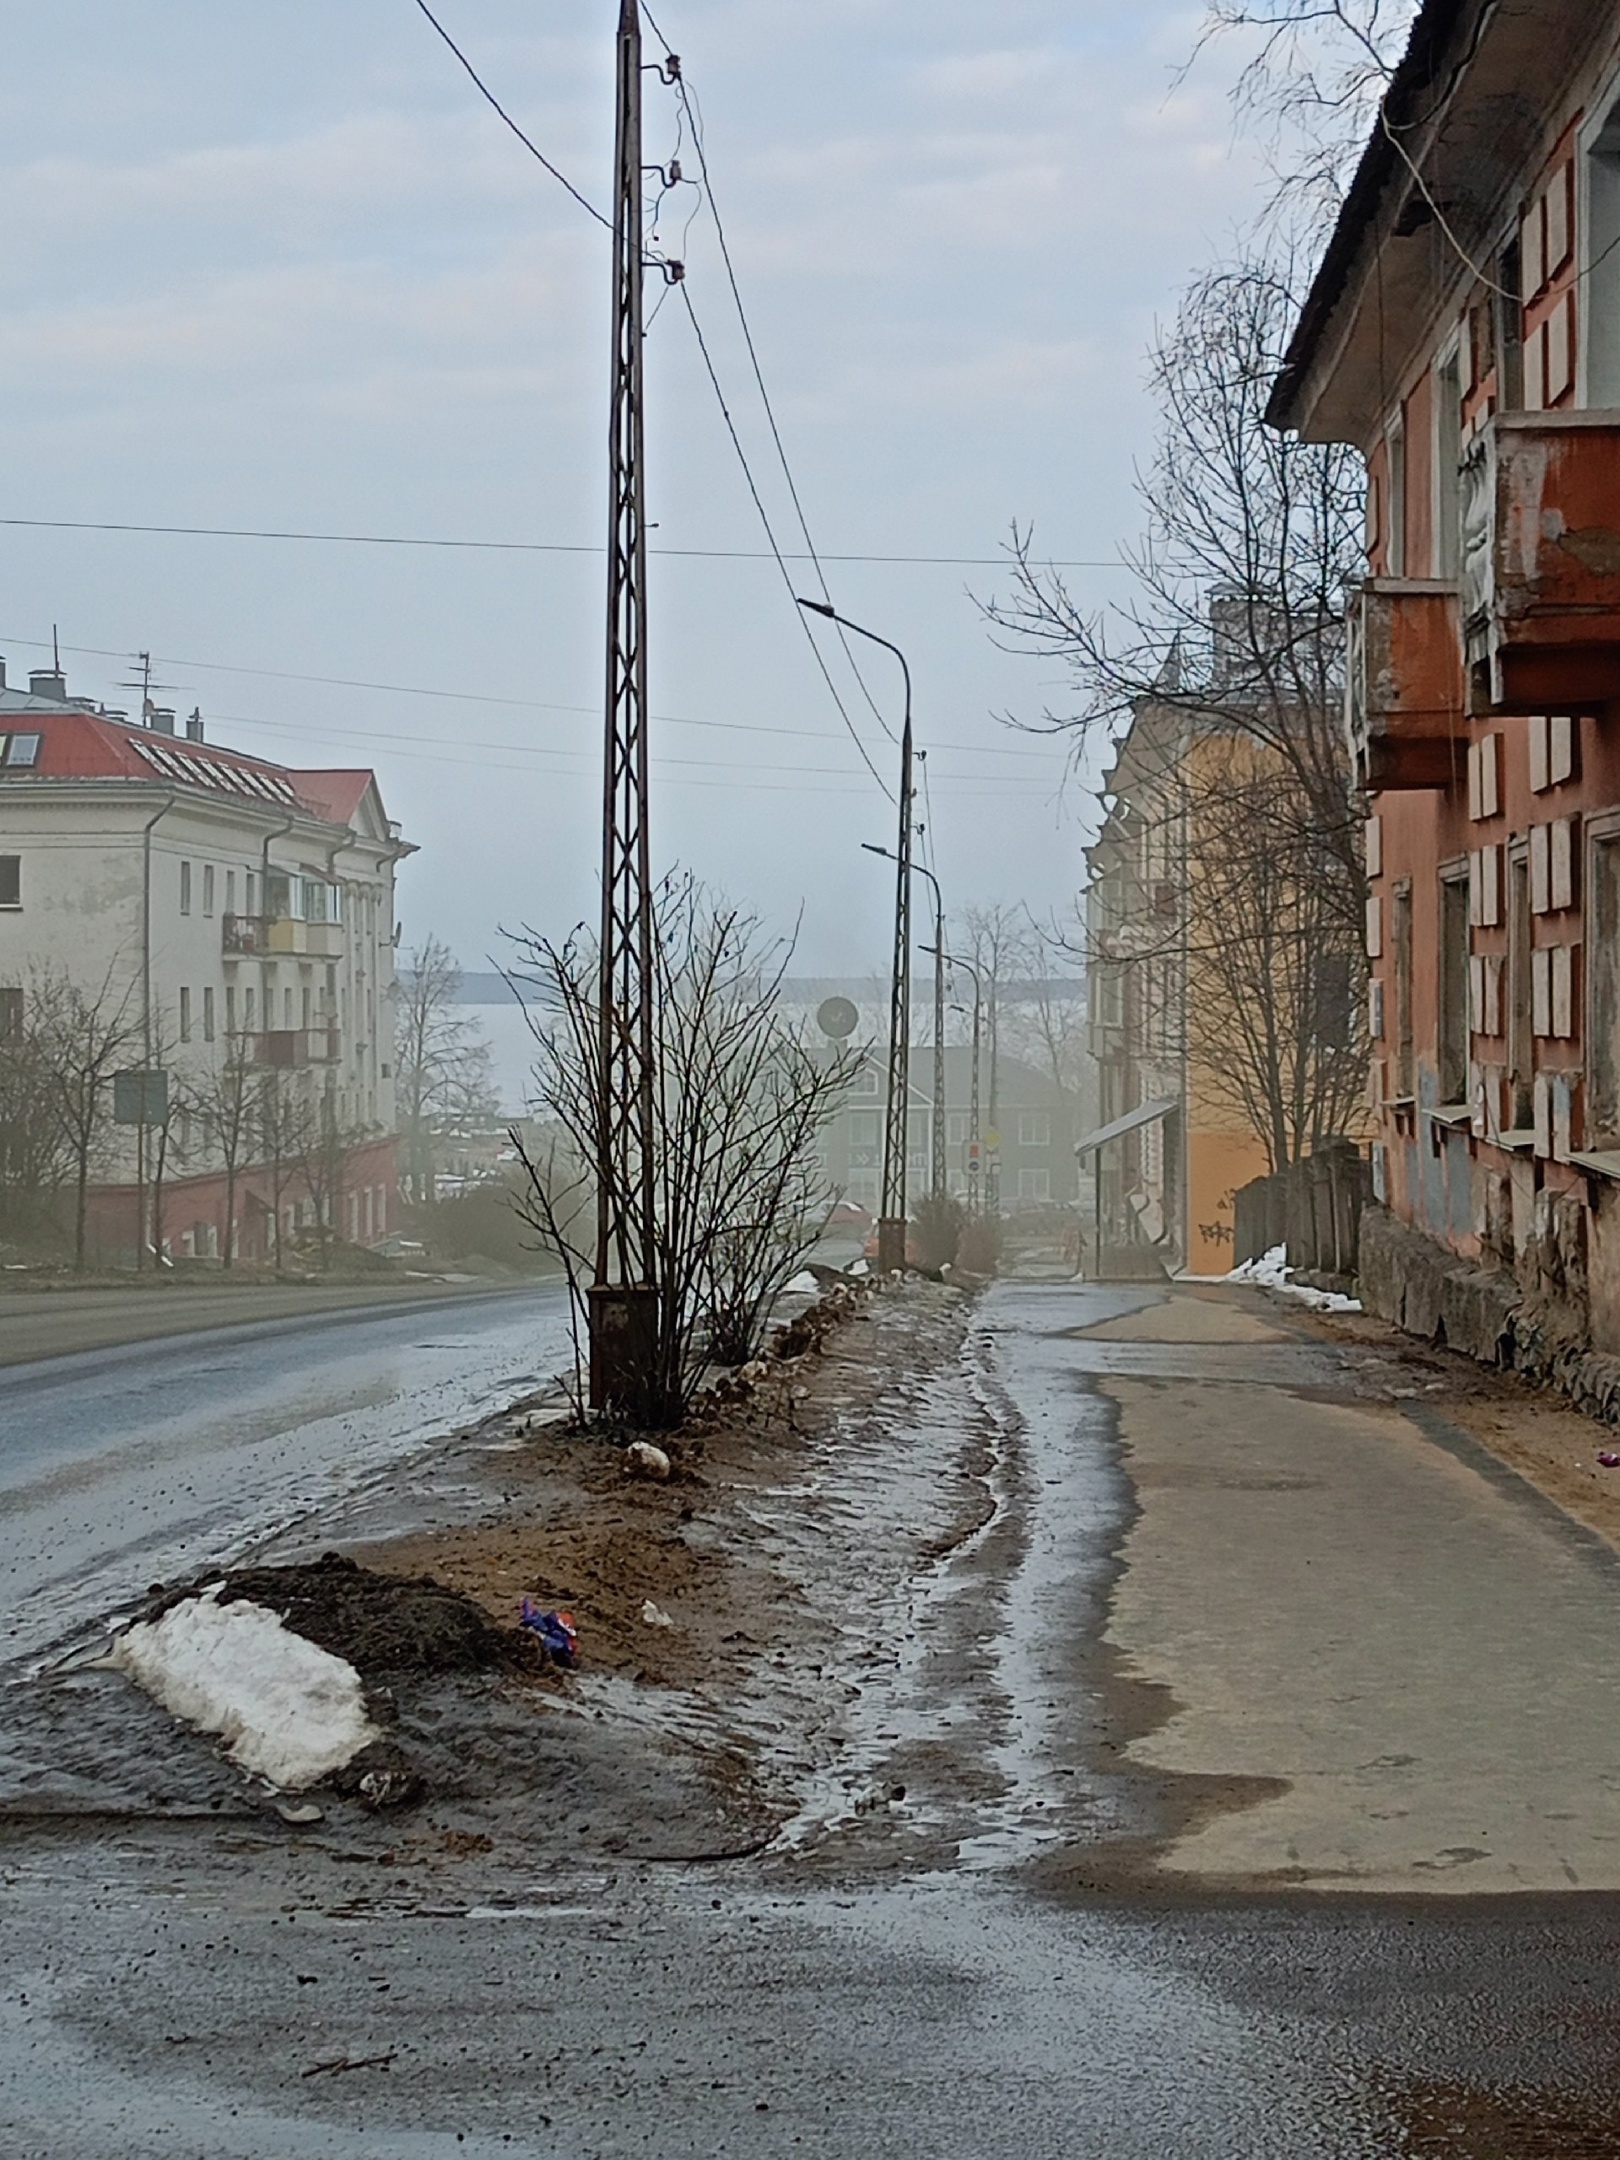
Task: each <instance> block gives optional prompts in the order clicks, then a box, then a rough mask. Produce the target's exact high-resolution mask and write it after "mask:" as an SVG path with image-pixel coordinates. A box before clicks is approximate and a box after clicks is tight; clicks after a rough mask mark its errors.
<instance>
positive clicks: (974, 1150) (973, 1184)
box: [923, 945, 984, 1215]
mask: <svg viewBox="0 0 1620 2160" xmlns="http://www.w3.org/2000/svg"><path fill="white" fill-rule="evenodd" d="M923 950H924V952H926V951H927V950H928V948H927V946H926V945H925V946H924V947H923ZM950 965H951V966H952V967H953V968H958V967H960V968H966V969H967V971H968V973H969V974H970V975H971V976H972V977H973V1095H972V1102H971V1107H970V1108H969V1111H968V1159H967V1192H968V1213H969V1214H970V1215H977V1214H978V1212H979V1162H980V1147H979V1020H980V1014H981V1012H982V1010H983V1005H984V998H983V985H982V984H981V983H980V981H979V971H978V969H977V968H976V967H975V966H974V965H973V962H972V961H971V960H958V959H957V957H956V955H955V954H954V953H953V954H952V955H951V959H950Z"/></svg>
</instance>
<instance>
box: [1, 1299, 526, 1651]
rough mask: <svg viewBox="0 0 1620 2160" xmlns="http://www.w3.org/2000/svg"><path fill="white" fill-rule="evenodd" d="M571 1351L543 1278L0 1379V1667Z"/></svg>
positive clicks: (217, 1553) (40, 1367) (520, 1384)
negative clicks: (3, 1593)
mask: <svg viewBox="0 0 1620 2160" xmlns="http://www.w3.org/2000/svg"><path fill="white" fill-rule="evenodd" d="M566 1358H567V1322H566V1314H565V1310H564V1303H563V1296H562V1292H561V1291H560V1290H559V1289H557V1288H555V1287H553V1286H550V1285H547V1286H545V1287H543V1288H540V1289H534V1288H527V1289H524V1290H521V1291H515V1292H514V1291H502V1292H499V1293H496V1294H492V1295H473V1296H468V1297H459V1298H455V1299H446V1298H443V1297H439V1298H435V1299H433V1300H431V1301H423V1302H421V1303H417V1304H414V1305H410V1306H407V1307H404V1308H401V1307H399V1306H397V1305H391V1306H388V1307H379V1306H371V1307H367V1308H365V1309H363V1310H360V1311H344V1312H338V1313H326V1314H303V1315H300V1316H298V1317H296V1318H291V1319H284V1320H276V1321H273V1322H270V1323H268V1324H260V1325H246V1326H237V1327H216V1328H213V1329H212V1330H210V1331H209V1332H208V1333H205V1334H194V1335H183V1336H177V1337H171V1338H168V1339H165V1340H162V1341H158V1342H148V1343H138V1344H131V1345H128V1346H125V1347H122V1348H112V1349H101V1350H94V1351H88V1352H84V1353H81V1354H79V1355H77V1356H65V1357H53V1358H49V1359H46V1360H43V1361H40V1362H38V1363H33V1364H17V1365H11V1366H8V1367H6V1368H5V1369H3V1370H0V1581H3V1582H4V1583H5V1585H6V1588H7V1597H6V1606H5V1613H4V1618H3V1620H0V1660H9V1659H14V1658H17V1657H19V1656H28V1655H32V1654H37V1653H39V1652H41V1651H43V1650H44V1649H46V1648H47V1647H48V1646H49V1645H50V1644H51V1643H52V1642H54V1641H55V1640H56V1639H57V1638H58V1637H59V1636H60V1635H61V1634H62V1633H63V1632H64V1631H65V1630H66V1629H68V1628H70V1627H73V1626H74V1625H82V1624H83V1623H84V1622H86V1621H87V1620H89V1619H91V1618H92V1617H94V1616H95V1615H96V1614H98V1613H103V1612H105V1613H109V1614H110V1613H112V1612H115V1611H117V1610H118V1609H119V1607H120V1606H121V1605H125V1604H127V1603H128V1602H129V1600H130V1599H131V1598H132V1597H137V1596H139V1595H140V1594H141V1593H142V1592H143V1591H144V1590H145V1588H146V1586H147V1585H148V1584H149V1583H150V1582H152V1581H154V1580H158V1581H162V1580H167V1579H171V1578H173V1577H175V1576H178V1575H182V1574H184V1573H186V1572H188V1571H190V1570H191V1569H194V1568H198V1567H202V1566H206V1565H208V1564H210V1563H212V1562H214V1561H218V1560H224V1559H229V1558H232V1557H235V1556H236V1555H238V1554H240V1553H242V1552H243V1551H245V1550H247V1549H249V1548H250V1547H251V1546H252V1544H253V1543H254V1542H255V1540H256V1539H258V1538H259V1537H261V1536H263V1535H265V1534H267V1533H268V1532H270V1531H272V1530H274V1529H278V1528H280V1527H282V1526H284V1525H285V1524H287V1523H288V1522H291V1521H294V1520H296V1519H297V1518H298V1517H299V1516H300V1515H301V1514H303V1513H305V1512H308V1511H310V1510H312V1509H315V1508H318V1507H320V1506H323V1505H326V1504H329V1503H330V1502H331V1501H332V1499H333V1498H334V1497H335V1496H337V1495H338V1494H339V1493H341V1492H342V1491H343V1490H345V1489H346V1488H347V1487H348V1486H350V1485H351V1484H352V1483H353V1482H354V1481H355V1480H356V1479H358V1478H361V1477H363V1476H364V1475H365V1474H366V1472H367V1471H368V1470H370V1469H372V1468H375V1467H376V1466H377V1465H379V1464H381V1463H383V1462H385V1461H387V1460H389V1459H390V1458H392V1457H396V1456H398V1455H399V1454H401V1453H402V1452H406V1451H408V1450H409V1449H410V1448H411V1447H412V1446H413V1445H416V1444H419V1443H420V1442H423V1441H426V1440H428V1439H431V1438H432V1437H433V1436H434V1435H435V1434H438V1433H441V1432H444V1431H445V1430H447V1429H448V1428H450V1427H452V1426H454V1425H457V1424H459V1423H461V1422H463V1421H465V1420H466V1419H468V1418H470V1417H473V1416H477V1415H481V1414H482V1413H483V1412H485V1411H487V1410H489V1409H491V1408H493V1407H494V1406H495V1405H496V1404H497V1403H499V1402H501V1401H504V1400H507V1399H509V1398H510V1397H511V1396H513V1395H516V1394H520V1393H522V1392H523V1390H524V1389H525V1387H532V1386H534V1385H536V1384H537V1383H539V1382H542V1381H545V1380H548V1379H549V1378H550V1377H551V1375H552V1374H553V1373H554V1372H555V1371H556V1370H557V1369H558V1368H559V1367H560V1366H561V1365H562V1364H563V1363H564V1362H565V1361H566Z"/></svg>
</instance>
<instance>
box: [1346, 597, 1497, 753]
mask: <svg viewBox="0 0 1620 2160" xmlns="http://www.w3.org/2000/svg"><path fill="white" fill-rule="evenodd" d="M1346 647H1347V649H1346V654H1345V725H1346V727H1347V728H1348V730H1349V735H1350V752H1351V756H1352V758H1353V759H1354V761H1355V768H1356V773H1357V775H1358V777H1359V778H1360V780H1361V783H1362V785H1363V786H1364V787H1367V788H1373V789H1393V788H1434V787H1448V786H1449V785H1450V784H1451V782H1452V781H1453V780H1454V779H1455V778H1457V776H1458V775H1459V774H1460V773H1461V772H1462V771H1463V770H1464V768H1465V764H1466V758H1467V743H1468V723H1467V720H1466V719H1465V717H1464V705H1463V665H1462V643H1461V634H1460V629H1459V617H1458V604H1457V588H1456V586H1455V585H1450V584H1443V583H1441V582H1439V581H1438V580H1433V579H1428V578H1370V579H1369V580H1368V581H1367V583H1366V584H1365V585H1363V586H1362V587H1361V589H1360V591H1359V592H1357V593H1356V594H1355V595H1354V597H1353V598H1352V600H1351V602H1350V615H1349V623H1348V635H1347V639H1346Z"/></svg>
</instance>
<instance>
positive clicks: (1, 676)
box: [0, 658, 6, 690]
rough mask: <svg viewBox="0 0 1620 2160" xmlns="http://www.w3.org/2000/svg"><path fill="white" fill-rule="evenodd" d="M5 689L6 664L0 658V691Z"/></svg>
mask: <svg viewBox="0 0 1620 2160" xmlns="http://www.w3.org/2000/svg"><path fill="white" fill-rule="evenodd" d="M5 687H6V663H5V660H4V658H0V690H3V689H4V688H5Z"/></svg>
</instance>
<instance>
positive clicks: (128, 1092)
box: [113, 1066, 169, 1125]
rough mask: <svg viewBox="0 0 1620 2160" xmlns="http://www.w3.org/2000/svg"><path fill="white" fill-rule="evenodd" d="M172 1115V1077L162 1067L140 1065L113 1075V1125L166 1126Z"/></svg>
mask: <svg viewBox="0 0 1620 2160" xmlns="http://www.w3.org/2000/svg"><path fill="white" fill-rule="evenodd" d="M168 1115H169V1076H168V1074H167V1073H166V1072H164V1071H162V1070H161V1068H159V1067H156V1066H154V1067H152V1068H150V1069H149V1070H147V1071H144V1072H143V1071H142V1070H141V1069H140V1068H139V1067H138V1066H136V1067H132V1068H131V1069H130V1070H129V1071H128V1072H119V1073H114V1074H113V1123H114V1124H115V1125H162V1124H165V1123H166V1122H167V1120H168Z"/></svg>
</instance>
